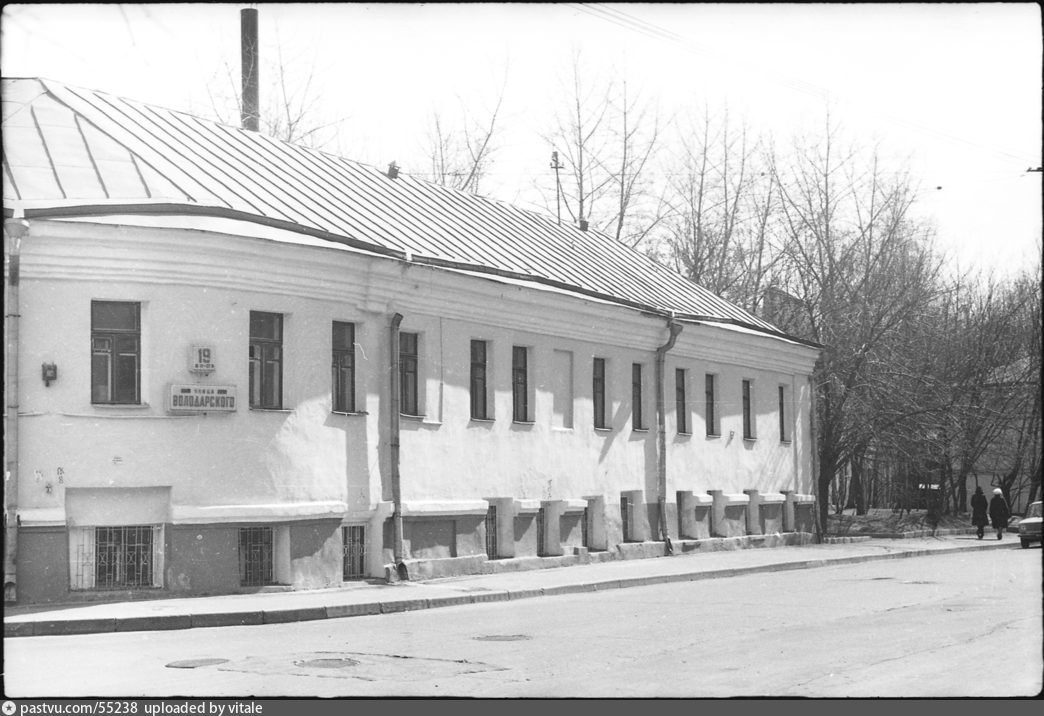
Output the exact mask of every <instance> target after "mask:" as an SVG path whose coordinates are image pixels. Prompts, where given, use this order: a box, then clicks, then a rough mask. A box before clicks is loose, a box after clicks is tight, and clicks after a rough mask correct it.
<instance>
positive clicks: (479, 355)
mask: <svg viewBox="0 0 1044 716" xmlns="http://www.w3.org/2000/svg"><path fill="white" fill-rule="evenodd" d="M486 349H487V344H486V341H472V342H471V418H472V420H488V419H489V417H490V414H489V401H488V399H487V396H486Z"/></svg>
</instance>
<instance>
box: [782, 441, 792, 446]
mask: <svg viewBox="0 0 1044 716" xmlns="http://www.w3.org/2000/svg"><path fill="white" fill-rule="evenodd" d="M792 442H793V441H791V440H780V441H779V444H780V445H790V444H791V443H792Z"/></svg>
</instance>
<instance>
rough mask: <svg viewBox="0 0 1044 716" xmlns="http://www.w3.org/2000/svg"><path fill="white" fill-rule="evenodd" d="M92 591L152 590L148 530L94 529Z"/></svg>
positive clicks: (150, 528)
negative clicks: (139, 588) (136, 588)
mask: <svg viewBox="0 0 1044 716" xmlns="http://www.w3.org/2000/svg"><path fill="white" fill-rule="evenodd" d="M94 554H95V559H94V587H95V589H127V588H135V587H151V586H152V527H151V526H141V525H136V526H131V527H97V528H95V532H94Z"/></svg>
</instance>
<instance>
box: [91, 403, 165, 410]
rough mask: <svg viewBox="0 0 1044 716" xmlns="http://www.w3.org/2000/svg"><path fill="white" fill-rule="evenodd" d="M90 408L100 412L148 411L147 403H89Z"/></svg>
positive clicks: (149, 406)
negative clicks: (98, 409)
mask: <svg viewBox="0 0 1044 716" xmlns="http://www.w3.org/2000/svg"><path fill="white" fill-rule="evenodd" d="M91 407H92V408H100V409H101V410H149V409H150V408H151V407H152V406H151V405H149V404H148V403H91Z"/></svg>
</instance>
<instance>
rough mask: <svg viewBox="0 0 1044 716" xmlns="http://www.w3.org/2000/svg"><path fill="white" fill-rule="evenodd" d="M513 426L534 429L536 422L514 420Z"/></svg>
mask: <svg viewBox="0 0 1044 716" xmlns="http://www.w3.org/2000/svg"><path fill="white" fill-rule="evenodd" d="M511 424H512V425H520V426H522V427H524V428H528V427H532V426H533V425H536V421H535V420H512V421H511Z"/></svg>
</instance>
